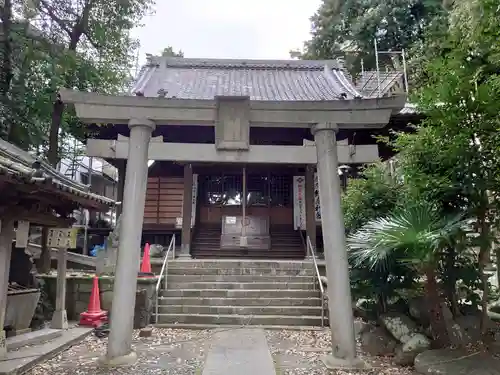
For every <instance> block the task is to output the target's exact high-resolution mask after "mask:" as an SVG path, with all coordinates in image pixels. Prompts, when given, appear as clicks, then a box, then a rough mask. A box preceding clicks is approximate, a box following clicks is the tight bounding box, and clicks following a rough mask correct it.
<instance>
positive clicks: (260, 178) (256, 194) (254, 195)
mask: <svg viewBox="0 0 500 375" xmlns="http://www.w3.org/2000/svg"><path fill="white" fill-rule="evenodd" d="M269 190H270V189H269V176H268V175H267V174H249V175H248V176H247V206H265V207H267V206H268V205H269V203H270V196H269V195H270V194H269Z"/></svg>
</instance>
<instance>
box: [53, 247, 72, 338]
mask: <svg viewBox="0 0 500 375" xmlns="http://www.w3.org/2000/svg"><path fill="white" fill-rule="evenodd" d="M67 263H68V250H67V249H61V248H60V249H58V253H57V291H56V309H55V311H54V314H53V315H52V321H51V323H50V328H54V329H67V328H68V316H67V314H66V268H67Z"/></svg>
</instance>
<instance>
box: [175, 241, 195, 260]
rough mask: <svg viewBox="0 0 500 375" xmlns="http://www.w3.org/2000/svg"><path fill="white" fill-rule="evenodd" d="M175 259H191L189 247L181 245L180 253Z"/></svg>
mask: <svg viewBox="0 0 500 375" xmlns="http://www.w3.org/2000/svg"><path fill="white" fill-rule="evenodd" d="M177 258H178V259H182V260H188V259H193V258H192V257H191V246H189V245H188V246H186V245H181V251H180V252H179V255H178V256H177Z"/></svg>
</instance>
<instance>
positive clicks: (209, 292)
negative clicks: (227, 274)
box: [160, 289, 319, 298]
mask: <svg viewBox="0 0 500 375" xmlns="http://www.w3.org/2000/svg"><path fill="white" fill-rule="evenodd" d="M160 296H161V297H201V298H206V297H219V298H221V297H222V298H224V297H225V298H287V297H290V298H311V297H313V298H314V297H319V292H318V291H316V290H312V289H311V290H300V289H285V290H280V289H273V290H271V289H269V290H262V289H169V290H162V291H161V292H160Z"/></svg>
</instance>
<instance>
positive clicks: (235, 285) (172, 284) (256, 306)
mask: <svg viewBox="0 0 500 375" xmlns="http://www.w3.org/2000/svg"><path fill="white" fill-rule="evenodd" d="M314 274H315V273H314V268H313V265H312V263H310V262H303V261H300V262H298V261H266V260H262V261H260V260H192V261H175V262H172V263H170V264H169V268H168V277H167V281H168V282H167V289H166V290H161V291H160V293H159V299H158V301H159V302H158V310H159V315H158V323H157V326H160V327H177V328H212V327H216V326H220V325H224V326H240V325H252V326H263V327H266V328H289V329H301V328H304V327H307V328H314V327H321V298H320V292H319V290H318V288H317V286H316V282H315V277H314ZM325 324H327V322H326V319H325Z"/></svg>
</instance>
